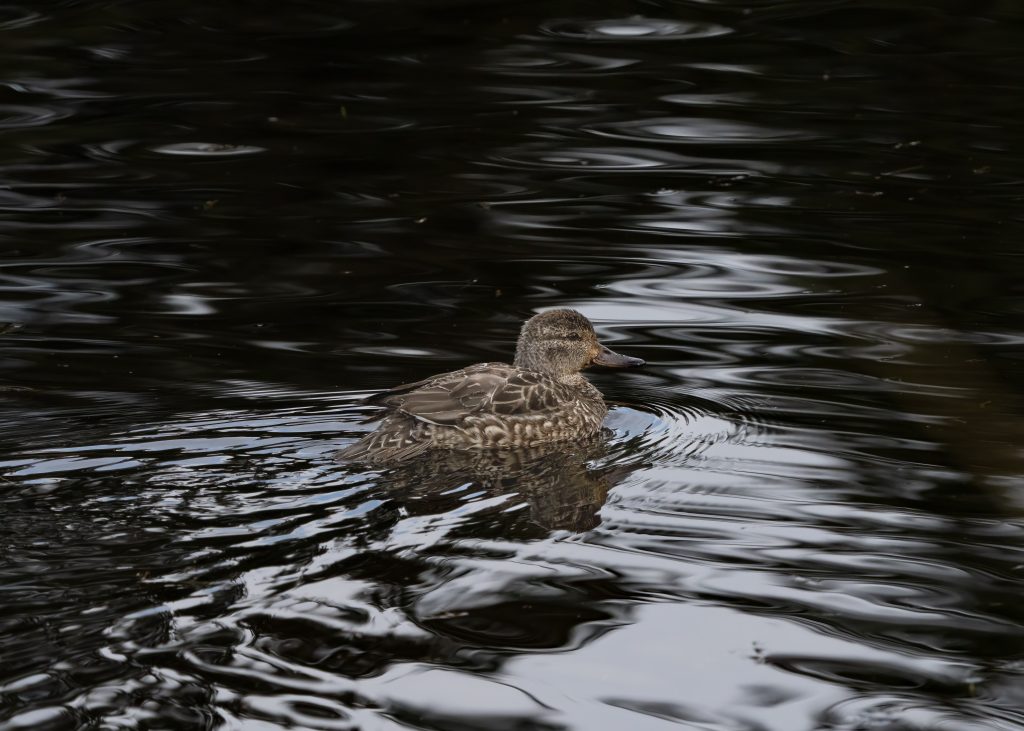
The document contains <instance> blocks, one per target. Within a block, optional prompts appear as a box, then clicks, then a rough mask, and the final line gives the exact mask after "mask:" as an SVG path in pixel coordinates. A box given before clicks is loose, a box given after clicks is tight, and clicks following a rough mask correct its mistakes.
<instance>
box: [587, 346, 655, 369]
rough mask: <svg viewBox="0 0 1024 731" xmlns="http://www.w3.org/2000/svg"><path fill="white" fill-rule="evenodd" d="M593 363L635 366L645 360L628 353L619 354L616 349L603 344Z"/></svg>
mask: <svg viewBox="0 0 1024 731" xmlns="http://www.w3.org/2000/svg"><path fill="white" fill-rule="evenodd" d="M591 363H593V364H594V365H600V366H605V367H607V368H635V367H637V366H642V365H643V364H644V362H643V360H641V359H640V358H631V357H630V356H628V355H619V354H618V353H616V352H615V351H614V350H609V349H608V348H606V347H605V346H603V345H602V346H601V350H599V351H598V353H597V355H595V356H594V359H593V360H592V361H591Z"/></svg>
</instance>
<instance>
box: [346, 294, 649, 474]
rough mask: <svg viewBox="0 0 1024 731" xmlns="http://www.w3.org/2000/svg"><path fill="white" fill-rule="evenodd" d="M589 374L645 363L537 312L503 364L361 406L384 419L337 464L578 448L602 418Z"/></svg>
mask: <svg viewBox="0 0 1024 731" xmlns="http://www.w3.org/2000/svg"><path fill="white" fill-rule="evenodd" d="M591 365H599V366H606V367H610V368H631V367H637V366H642V365H644V361H643V360H642V359H640V358H634V357H632V356H628V355H620V354H619V353H616V352H614V351H612V350H611V349H609V348H608V347H607V346H605V345H602V344H601V343H600V341H598V339H597V333H596V332H595V331H594V325H593V324H592V323H591V322H590V320H588V319H587V318H586V317H585V316H584V315H582V314H581V313H579V312H577V311H576V310H570V309H556V310H548V311H546V312H542V313H540V314H538V315H534V316H533V317H531V318H530V319H529V320H527V321H526V322H525V323H524V324H523V326H522V329H521V330H520V332H519V338H518V340H517V341H516V350H515V357H514V359H513V361H512V363H511V364H509V363H477V364H476V365H471V366H468V367H466V368H462V369H460V370H457V371H451V372H449V373H442V374H439V375H436V376H431V377H429V378H425V379H423V380H422V381H416V382H414V383H406V384H403V385H400V386H396V387H394V388H391V389H388V390H386V391H382V392H380V393H377V394H374V395H373V396H370V397H369V398H367V399H364V403H366V404H371V405H375V406H382V407H383V408H384V409H385V412H384V414H383V415H382V418H381V419H380V424H379V425H378V426H377V428H376V430H374V431H373V432H371V433H369V434H367V435H366V436H364V437H363V438H362V439H360V440H358V441H356V442H355V443H353V444H351V445H349V446H348V447H346V448H345V449H342V450H341V451H340V452H337V453H336V456H337V457H338V458H339V459H341V460H343V461H349V462H360V463H364V464H371V465H388V464H393V463H398V462H403V461H405V460H409V459H412V458H415V457H417V456H419V455H422V454H424V453H425V452H429V451H432V450H457V451H467V450H487V449H498V450H501V449H517V448H529V447H538V446H544V445H557V444H559V443H563V442H568V441H582V440H585V439H587V438H589V437H592V436H594V435H596V434H597V433H598V432H599V431H600V430H601V428H602V425H603V423H604V419H605V417H606V416H607V415H608V406H607V404H606V403H605V401H604V398H603V397H602V395H601V392H600V391H598V390H597V388H596V387H595V386H594V385H593V384H592V383H590V381H588V380H587V379H586V378H585V377H584V376H583V374H582V372H581V371H583V370H584V369H585V368H587V367H589V366H591Z"/></svg>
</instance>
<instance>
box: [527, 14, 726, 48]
mask: <svg viewBox="0 0 1024 731" xmlns="http://www.w3.org/2000/svg"><path fill="white" fill-rule="evenodd" d="M540 32H541V33H542V34H543V35H544V36H546V37H549V38H558V39H563V40H574V41H576V40H583V41H605V42H616V43H622V42H637V41H681V40H695V39H698V38H711V37H713V36H721V35H725V34H727V33H731V32H732V29H731V28H727V27H726V26H724V25H716V24H714V23H687V22H683V21H678V20H667V19H660V18H644V17H641V16H633V17H631V18H605V19H599V20H588V19H579V20H576V19H565V20H552V21H548V22H546V23H544V24H543V25H541V27H540Z"/></svg>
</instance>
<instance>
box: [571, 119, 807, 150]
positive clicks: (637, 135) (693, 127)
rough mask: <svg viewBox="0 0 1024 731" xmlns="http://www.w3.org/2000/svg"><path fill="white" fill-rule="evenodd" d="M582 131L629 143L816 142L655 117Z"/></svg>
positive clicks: (724, 122) (738, 126)
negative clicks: (628, 141)
mask: <svg viewBox="0 0 1024 731" xmlns="http://www.w3.org/2000/svg"><path fill="white" fill-rule="evenodd" d="M583 129H584V131H587V132H590V133H591V134H596V135H600V136H601V137H608V138H612V139H622V140H630V141H632V142H646V143H650V142H659V143H663V144H664V143H675V144H716V143H717V144H729V145H734V144H764V143H772V142H795V141H806V140H813V139H817V136H816V135H815V134H814V133H812V132H809V131H804V130H787V129H777V128H771V127H766V126H764V125H759V124H754V123H749V122H736V121H732V120H728V119H710V118H706V117H657V118H652V119H636V120H630V121H625V122H606V123H601V124H594V125H589V126H584V128H583Z"/></svg>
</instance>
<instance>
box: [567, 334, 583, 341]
mask: <svg viewBox="0 0 1024 731" xmlns="http://www.w3.org/2000/svg"><path fill="white" fill-rule="evenodd" d="M565 339H566V340H582V339H583V336H582V335H580V334H579V333H566V334H565Z"/></svg>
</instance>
